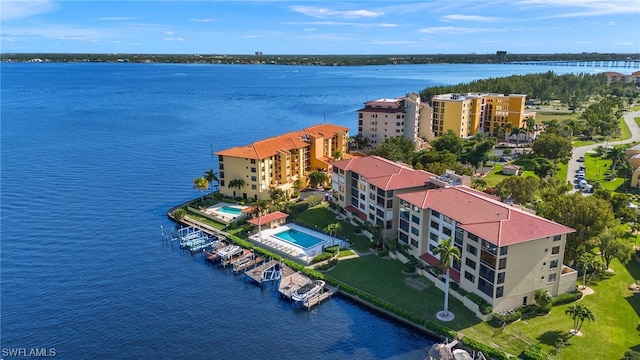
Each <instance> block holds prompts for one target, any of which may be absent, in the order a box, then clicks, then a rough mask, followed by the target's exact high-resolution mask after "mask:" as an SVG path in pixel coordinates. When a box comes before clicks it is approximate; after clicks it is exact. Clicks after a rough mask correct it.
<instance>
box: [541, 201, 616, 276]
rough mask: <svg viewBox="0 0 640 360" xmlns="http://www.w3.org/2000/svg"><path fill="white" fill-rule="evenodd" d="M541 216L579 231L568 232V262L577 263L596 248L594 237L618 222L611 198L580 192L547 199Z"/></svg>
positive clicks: (566, 250)
mask: <svg viewBox="0 0 640 360" xmlns="http://www.w3.org/2000/svg"><path fill="white" fill-rule="evenodd" d="M539 215H541V216H543V217H545V218H547V219H549V220H552V221H555V222H557V223H560V224H562V225H565V226H568V227H571V228H573V229H575V230H576V232H575V233H572V234H569V235H567V244H566V247H565V253H564V263H565V264H573V263H574V262H575V261H576V260H577V259H578V257H579V256H580V255H581V254H583V253H585V252H587V251H590V250H592V249H593V248H594V246H595V243H594V242H593V241H591V240H592V239H593V238H595V237H596V236H598V235H599V234H600V233H601V232H602V231H604V229H605V228H607V227H608V226H611V225H612V224H613V222H614V217H613V211H612V210H611V205H610V204H609V203H608V202H607V201H605V200H602V199H598V198H596V197H593V196H586V197H585V196H583V195H582V194H580V193H573V194H569V195H560V196H557V197H556V198H554V199H551V200H550V201H547V203H546V207H545V211H544V213H542V214H539Z"/></svg>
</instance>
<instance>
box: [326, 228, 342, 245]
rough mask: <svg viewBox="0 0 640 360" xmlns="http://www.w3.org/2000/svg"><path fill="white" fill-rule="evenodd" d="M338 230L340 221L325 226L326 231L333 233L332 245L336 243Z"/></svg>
mask: <svg viewBox="0 0 640 360" xmlns="http://www.w3.org/2000/svg"><path fill="white" fill-rule="evenodd" d="M338 231H340V223H333V224H329V225H327V227H325V228H324V232H326V233H327V234H329V235H331V245H333V244H334V242H335V238H336V234H337V233H338Z"/></svg>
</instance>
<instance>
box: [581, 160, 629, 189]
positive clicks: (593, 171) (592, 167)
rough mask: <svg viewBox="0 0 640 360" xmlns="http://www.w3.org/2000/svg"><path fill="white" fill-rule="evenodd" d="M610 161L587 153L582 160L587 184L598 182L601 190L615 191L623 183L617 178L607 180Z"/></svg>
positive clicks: (622, 179) (622, 180)
mask: <svg viewBox="0 0 640 360" xmlns="http://www.w3.org/2000/svg"><path fill="white" fill-rule="evenodd" d="M611 162H612V161H611V160H609V159H603V158H601V157H599V156H598V155H597V154H595V153H587V156H585V158H584V167H585V168H586V169H587V171H586V176H585V178H586V180H587V181H588V182H590V183H591V182H593V181H598V182H600V185H602V188H603V189H608V190H611V191H616V189H617V188H618V187H619V186H620V185H622V184H623V183H624V180H625V179H624V178H620V177H617V178H615V179H614V180H611V181H610V180H607V179H606V177H607V175H609V174H610V169H611Z"/></svg>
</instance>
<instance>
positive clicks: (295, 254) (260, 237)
mask: <svg viewBox="0 0 640 360" xmlns="http://www.w3.org/2000/svg"><path fill="white" fill-rule="evenodd" d="M288 229H294V230H297V231H300V232H303V233H306V234H308V235H311V236H313V237H316V238H318V239H319V240H322V242H321V243H319V244H318V245H315V246H312V247H310V248H302V247H299V246H296V245H295V244H292V243H290V242H287V241H284V240H281V239H279V238H277V237H275V236H274V235H275V234H278V233H280V232H283V231H286V230H288ZM250 239H251V240H253V241H254V242H256V243H258V244H260V245H262V246H266V247H269V248H271V249H274V250H276V251H278V252H280V253H282V254H285V255H287V256H289V257H292V258H296V259H298V260H300V261H303V262H305V263H307V264H309V263H311V260H312V259H313V258H314V257H315V256H316V255H318V254H321V253H322V251H324V248H326V247H329V246H332V245H339V246H341V247H344V246H346V244H345V243H344V241H342V240H339V239H333V240H332V239H331V236H329V235H327V234H324V233H321V232H318V231H313V230H311V229H307V228H305V227H302V226H300V225H296V224H286V225H283V226H278V227H277V228H274V229H266V230H262V232H260V233H258V234H255V235H253V236H251V237H250Z"/></svg>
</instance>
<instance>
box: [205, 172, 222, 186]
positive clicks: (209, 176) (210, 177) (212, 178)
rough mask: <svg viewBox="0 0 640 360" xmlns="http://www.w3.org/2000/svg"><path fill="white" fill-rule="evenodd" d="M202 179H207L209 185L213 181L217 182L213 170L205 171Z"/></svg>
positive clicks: (216, 176)
mask: <svg viewBox="0 0 640 360" xmlns="http://www.w3.org/2000/svg"><path fill="white" fill-rule="evenodd" d="M202 177H203V178H205V179H207V181H208V182H209V185H211V184H213V182H214V181H215V182H218V175H217V174H216V172H215V171H213V169H209V170H207V171H205V172H204V175H203V176H202Z"/></svg>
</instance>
